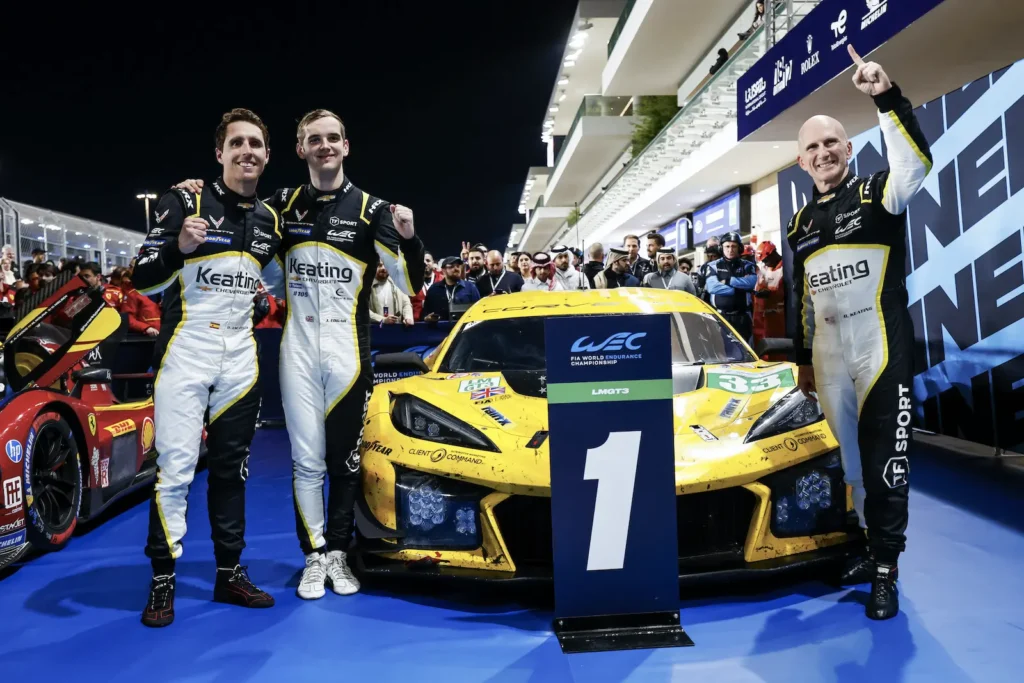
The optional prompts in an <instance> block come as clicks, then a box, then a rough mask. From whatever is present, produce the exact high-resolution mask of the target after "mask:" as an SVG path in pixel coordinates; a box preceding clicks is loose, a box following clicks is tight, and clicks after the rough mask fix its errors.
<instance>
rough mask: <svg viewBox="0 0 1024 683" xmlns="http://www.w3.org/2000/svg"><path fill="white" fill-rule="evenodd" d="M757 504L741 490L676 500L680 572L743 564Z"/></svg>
mask: <svg viewBox="0 0 1024 683" xmlns="http://www.w3.org/2000/svg"><path fill="white" fill-rule="evenodd" d="M756 502H757V501H756V499H755V497H754V494H752V493H751V492H749V491H747V490H746V489H742V488H729V489H722V490H719V491H705V492H703V493H691V494H687V495H685V496H676V536H677V538H678V540H679V564H680V568H684V567H687V568H697V567H699V566H701V565H705V564H711V565H718V564H720V563H722V562H728V561H729V560H736V559H738V560H742V558H743V545H744V543H745V542H746V540H747V532H748V531H749V529H750V518H751V516H752V515H753V514H754V505H755V504H756Z"/></svg>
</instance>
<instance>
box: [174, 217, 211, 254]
mask: <svg viewBox="0 0 1024 683" xmlns="http://www.w3.org/2000/svg"><path fill="white" fill-rule="evenodd" d="M208 227H210V224H209V223H207V222H206V221H205V220H204V219H202V218H199V217H197V216H189V217H188V218H186V219H185V222H184V223H183V224H182V226H181V232H180V233H178V249H180V250H181V253H182V254H191V253H192V252H193V251H195V250H196V249H198V248H199V245H200V244H202V243H203V242H205V241H206V229H207V228H208Z"/></svg>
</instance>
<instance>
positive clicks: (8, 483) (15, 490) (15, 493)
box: [3, 477, 21, 510]
mask: <svg viewBox="0 0 1024 683" xmlns="http://www.w3.org/2000/svg"><path fill="white" fill-rule="evenodd" d="M3 486H4V509H7V510H9V509H11V508H16V507H18V506H19V505H21V477H11V478H10V479H4V484H3Z"/></svg>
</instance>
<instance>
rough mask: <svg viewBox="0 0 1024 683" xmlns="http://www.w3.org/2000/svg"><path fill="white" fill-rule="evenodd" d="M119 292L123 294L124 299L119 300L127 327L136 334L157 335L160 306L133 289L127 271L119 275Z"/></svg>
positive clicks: (158, 331) (158, 332)
mask: <svg viewBox="0 0 1024 683" xmlns="http://www.w3.org/2000/svg"><path fill="white" fill-rule="evenodd" d="M121 292H122V294H123V295H124V300H123V301H122V302H121V312H122V313H124V314H125V315H127V316H128V329H129V330H131V331H132V332H135V333H136V334H144V335H146V336H147V337H156V336H157V335H159V334H160V313H161V311H160V306H159V305H158V304H157V303H156V302H155V301H153V300H152V299H150V298H149V297H147V296H143V295H142V294H140V293H139V290H137V289H135V285H133V284H132V280H131V276H130V274H129V273H125V274H124V275H122V276H121ZM104 293H105V292H104ZM108 303H109V302H108Z"/></svg>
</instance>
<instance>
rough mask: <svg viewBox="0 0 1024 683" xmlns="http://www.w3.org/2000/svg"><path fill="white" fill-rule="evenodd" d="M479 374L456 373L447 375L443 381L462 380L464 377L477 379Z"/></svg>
mask: <svg viewBox="0 0 1024 683" xmlns="http://www.w3.org/2000/svg"><path fill="white" fill-rule="evenodd" d="M480 375H481V373H479V372H456V373H455V374H452V375H448V376H447V377H445V379H463V378H465V377H479V376H480Z"/></svg>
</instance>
